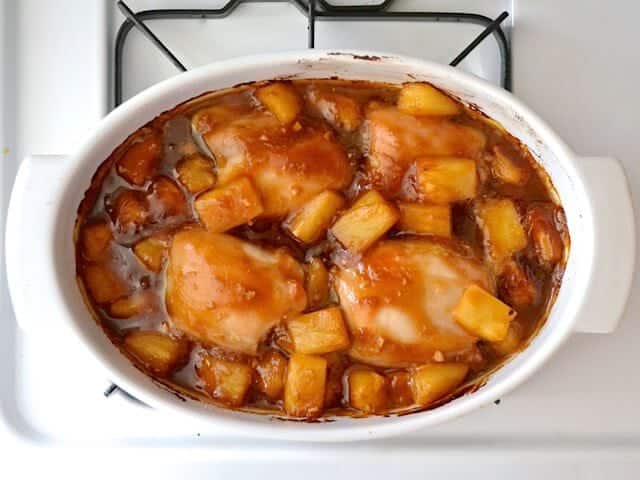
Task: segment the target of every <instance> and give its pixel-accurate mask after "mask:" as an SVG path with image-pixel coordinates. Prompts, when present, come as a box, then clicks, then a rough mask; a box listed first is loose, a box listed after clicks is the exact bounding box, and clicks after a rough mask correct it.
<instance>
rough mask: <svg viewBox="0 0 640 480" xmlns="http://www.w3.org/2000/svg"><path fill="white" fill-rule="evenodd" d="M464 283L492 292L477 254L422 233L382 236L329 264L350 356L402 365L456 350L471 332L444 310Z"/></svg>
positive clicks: (467, 343) (469, 340) (470, 339)
mask: <svg viewBox="0 0 640 480" xmlns="http://www.w3.org/2000/svg"><path fill="white" fill-rule="evenodd" d="M471 283H476V284H477V285H480V286H482V287H483V288H485V289H487V290H489V291H493V282H492V280H491V278H490V276H489V274H488V272H487V271H486V270H485V268H484V267H483V266H482V264H481V263H479V262H478V261H476V260H474V259H472V258H469V257H466V256H463V255H462V254H459V253H456V252H455V251H454V250H453V249H451V248H448V247H446V246H444V245H441V244H437V243H433V242H431V241H429V240H385V241H381V242H379V243H378V244H376V245H375V246H374V247H373V248H372V249H371V250H369V251H368V252H367V253H366V254H365V255H364V257H363V258H362V261H361V262H360V263H358V264H357V265H356V266H354V267H350V268H342V269H339V270H337V272H336V275H335V288H336V291H337V293H338V296H339V298H340V305H341V306H342V309H343V311H344V313H345V318H346V320H347V323H348V325H349V329H350V330H351V335H352V345H351V350H350V355H351V356H352V357H353V358H355V359H357V360H360V361H363V362H365V363H370V364H373V365H379V366H385V367H402V366H407V365H411V364H419V363H425V362H428V361H430V360H431V359H432V357H433V356H434V354H436V352H438V351H440V352H441V353H442V354H443V355H446V354H448V353H453V352H463V351H465V350H468V349H470V348H471V347H473V345H474V344H475V342H476V340H477V338H476V337H474V336H472V335H470V334H469V333H467V332H466V331H465V330H464V329H463V328H462V327H460V326H459V325H458V324H457V323H456V322H455V320H454V319H453V317H452V315H451V310H452V309H453V307H455V305H456V303H457V302H458V301H459V299H460V296H461V295H462V292H463V291H464V289H465V288H466V287H467V286H468V285H469V284H471Z"/></svg>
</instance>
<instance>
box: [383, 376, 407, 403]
mask: <svg viewBox="0 0 640 480" xmlns="http://www.w3.org/2000/svg"><path fill="white" fill-rule="evenodd" d="M387 384H388V385H389V404H390V406H391V408H402V407H408V406H409V405H412V404H413V392H412V391H411V375H410V374H409V373H408V372H402V371H398V372H392V373H389V374H388V375H387Z"/></svg>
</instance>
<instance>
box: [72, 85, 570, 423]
mask: <svg viewBox="0 0 640 480" xmlns="http://www.w3.org/2000/svg"><path fill="white" fill-rule="evenodd" d="M423 87H424V88H423V89H420V85H418V88H417V89H416V88H415V85H413V86H412V85H408V86H405V87H403V88H402V89H401V88H400V87H399V86H392V85H381V84H373V83H367V82H343V81H332V80H316V81H294V82H293V83H283V82H275V83H271V84H260V85H247V86H241V87H238V88H236V89H231V90H229V91H225V92H218V93H213V94H206V95H203V96H202V97H199V98H197V99H194V100H191V101H189V102H187V103H185V104H183V105H180V106H178V107H176V108H175V109H174V110H172V111H170V112H166V113H165V114H163V115H161V116H160V117H158V118H156V119H154V120H153V121H151V122H150V123H149V124H148V125H146V126H144V127H143V128H141V129H140V130H139V131H137V132H135V133H134V134H132V136H131V137H130V138H129V139H128V140H127V141H126V142H124V143H123V145H121V146H120V147H118V149H116V150H115V151H114V153H113V154H112V155H111V157H109V158H108V159H106V160H105V162H104V163H103V164H102V165H101V167H100V168H99V169H98V171H97V172H96V175H95V177H94V180H93V183H92V185H91V187H90V188H89V190H88V191H87V194H86V196H85V199H84V201H83V203H82V204H81V206H80V208H79V215H78V222H77V270H78V278H79V283H80V285H81V288H83V289H84V290H85V291H86V298H87V301H88V303H89V304H90V306H91V308H92V310H93V312H94V314H95V317H96V319H97V320H98V321H99V322H100V324H101V326H102V327H103V328H104V329H105V332H106V333H107V334H108V335H109V337H110V338H111V339H112V341H113V342H114V343H115V344H116V345H118V346H119V348H120V349H121V350H122V351H123V353H125V354H126V355H127V356H128V357H129V358H130V359H131V360H132V361H133V362H134V363H135V364H136V365H137V366H138V367H139V368H141V369H143V370H144V371H146V372H148V373H149V374H151V375H153V376H154V377H156V378H158V379H160V380H161V381H162V382H163V383H165V384H168V385H171V386H172V387H173V388H175V389H176V390H177V391H180V392H181V393H183V394H188V395H190V396H194V397H197V398H200V399H202V400H203V401H210V402H215V403H217V404H219V405H226V406H230V407H234V408H246V409H247V410H250V411H255V410H256V409H258V410H260V411H269V412H274V411H275V412H277V413H280V414H286V415H288V416H292V417H302V418H316V417H318V416H320V415H322V414H328V415H331V414H345V413H347V414H352V415H368V414H384V413H388V412H403V411H413V410H416V409H418V410H419V409H423V408H429V407H430V406H433V405H436V404H439V403H440V402H442V401H444V400H446V399H447V398H450V397H451V396H454V395H455V394H456V392H461V391H463V390H464V388H465V387H464V386H465V385H468V384H470V383H473V381H474V379H479V378H481V376H482V374H483V373H486V372H488V371H490V370H491V369H492V368H494V367H495V366H496V365H499V363H500V362H501V361H503V360H504V359H505V358H506V357H508V356H509V355H511V354H512V353H514V352H516V351H517V350H518V349H520V348H522V347H523V346H524V345H525V344H526V342H527V339H528V338H529V337H530V336H531V335H532V334H534V333H535V331H536V330H537V328H538V327H539V326H540V325H541V323H542V322H543V321H544V318H545V315H546V312H547V311H548V308H549V307H550V304H551V302H552V301H553V297H554V291H555V290H556V289H557V286H558V285H559V282H560V280H561V276H562V272H563V268H564V259H565V258H566V253H567V252H566V250H567V248H568V245H569V238H568V234H567V231H566V226H565V223H564V215H563V212H562V209H561V207H560V206H558V205H556V203H555V202H554V194H553V190H552V187H551V185H550V182H549V180H548V178H547V177H546V175H545V174H544V172H542V171H541V169H540V168H539V167H538V166H537V165H536V164H535V162H534V161H533V159H532V157H531V155H530V154H529V153H528V152H527V151H526V150H525V149H524V148H523V147H522V146H520V144H519V143H518V142H517V141H516V140H515V139H513V138H512V137H510V136H509V135H508V134H506V133H505V132H503V131H502V130H501V129H500V128H499V126H497V125H495V124H493V123H492V121H491V120H489V119H487V118H485V117H483V116H482V115H481V114H479V113H478V112H475V111H473V110H472V109H469V108H466V107H463V106H462V105H460V104H458V103H457V102H455V101H454V100H452V99H450V98H448V97H444V96H443V94H442V93H440V92H438V91H437V90H435V89H433V88H432V87H429V86H428V85H426V86H425V85H423ZM442 97H444V99H443V98H442ZM274 99H275V100H274ZM367 192H376V193H375V195H373V194H368V193H367ZM358 202H361V204H360V205H358ZM305 212H306V213H305ZM470 286H476V287H480V288H479V289H478V290H481V293H480V294H477V292H476V291H475V290H473V289H469V287H470ZM483 295H484V296H483ZM465 298H466V299H467V300H468V301H467V302H466V303H463V302H462V301H463V299H465ZM487 299H489V300H487ZM494 299H495V301H494ZM487 302H488V303H487ZM486 304H488V305H489V307H487V308H489V310H487V311H484V310H482V308H483V306H485V305H486ZM469 305H470V306H469ZM501 308H502V309H501ZM469 311H471V313H468V312H469ZM314 312H316V313H315V314H314ZM308 314H311V315H308ZM494 317H495V318H499V319H502V321H501V323H500V322H498V323H499V325H498V324H496V322H497V321H496V322H494V321H492V319H493V318H494ZM478 319H480V320H479V321H480V323H478ZM494 324H496V325H494ZM493 327H495V328H493ZM498 327H500V328H498ZM503 327H504V328H503ZM496 328H497V329H498V330H496Z"/></svg>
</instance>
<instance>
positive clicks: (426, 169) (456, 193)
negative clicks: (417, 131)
mask: <svg viewBox="0 0 640 480" xmlns="http://www.w3.org/2000/svg"><path fill="white" fill-rule="evenodd" d="M477 188H478V176H477V173H476V162H475V161H473V160H471V159H468V158H458V157H422V158H419V159H418V160H416V189H417V191H418V195H419V196H420V199H421V200H422V201H424V202H431V203H452V202H458V201H460V200H466V199H469V198H473V197H475V195H476V190H477Z"/></svg>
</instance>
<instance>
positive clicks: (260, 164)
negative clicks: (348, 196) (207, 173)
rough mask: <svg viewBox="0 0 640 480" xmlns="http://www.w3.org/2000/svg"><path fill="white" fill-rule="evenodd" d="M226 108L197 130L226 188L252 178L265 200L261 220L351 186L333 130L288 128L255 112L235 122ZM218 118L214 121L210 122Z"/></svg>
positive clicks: (301, 125)
mask: <svg viewBox="0 0 640 480" xmlns="http://www.w3.org/2000/svg"><path fill="white" fill-rule="evenodd" d="M216 116H219V117H220V118H226V117H227V116H228V112H225V111H224V107H221V106H219V107H217V110H216V111H215V112H214V113H211V114H209V115H207V116H206V117H204V118H201V119H200V120H199V122H198V124H197V126H196V128H200V129H201V131H202V132H205V133H203V134H202V137H203V139H204V141H205V143H206V145H207V147H208V148H209V150H210V151H211V153H212V154H213V156H214V157H215V159H216V165H217V168H218V182H219V184H220V185H225V184H226V183H228V182H230V181H232V180H234V179H236V178H238V177H240V176H248V177H249V178H251V180H252V181H253V183H254V184H255V186H256V187H257V189H258V191H259V192H260V195H261V197H262V201H263V205H264V211H263V213H262V215H261V217H264V218H273V217H279V216H283V215H286V214H287V213H289V212H291V211H293V210H295V209H297V208H299V207H300V206H301V205H302V204H303V203H304V202H306V201H307V200H309V199H310V198H312V197H313V196H314V195H316V194H318V193H320V192H322V191H323V190H325V189H327V188H333V189H341V188H344V187H346V186H347V185H348V184H349V182H350V181H351V178H352V176H353V167H352V166H351V165H350V163H349V161H348V158H347V155H346V152H345V149H344V147H343V146H342V145H341V144H340V143H339V142H338V141H337V140H336V139H335V138H334V136H333V133H332V132H331V130H330V129H329V128H328V127H327V126H326V125H324V124H322V123H319V122H312V121H310V120H309V121H307V122H304V123H297V126H296V125H293V126H287V127H285V126H283V125H282V124H281V123H280V122H279V121H278V119H277V118H276V117H275V116H273V115H272V114H271V113H269V112H264V111H252V112H247V113H244V114H239V115H237V116H235V117H234V118H233V119H232V120H230V121H229V122H220V123H219V122H216V121H215V118H216ZM210 117H213V119H212V120H208V118H210Z"/></svg>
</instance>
